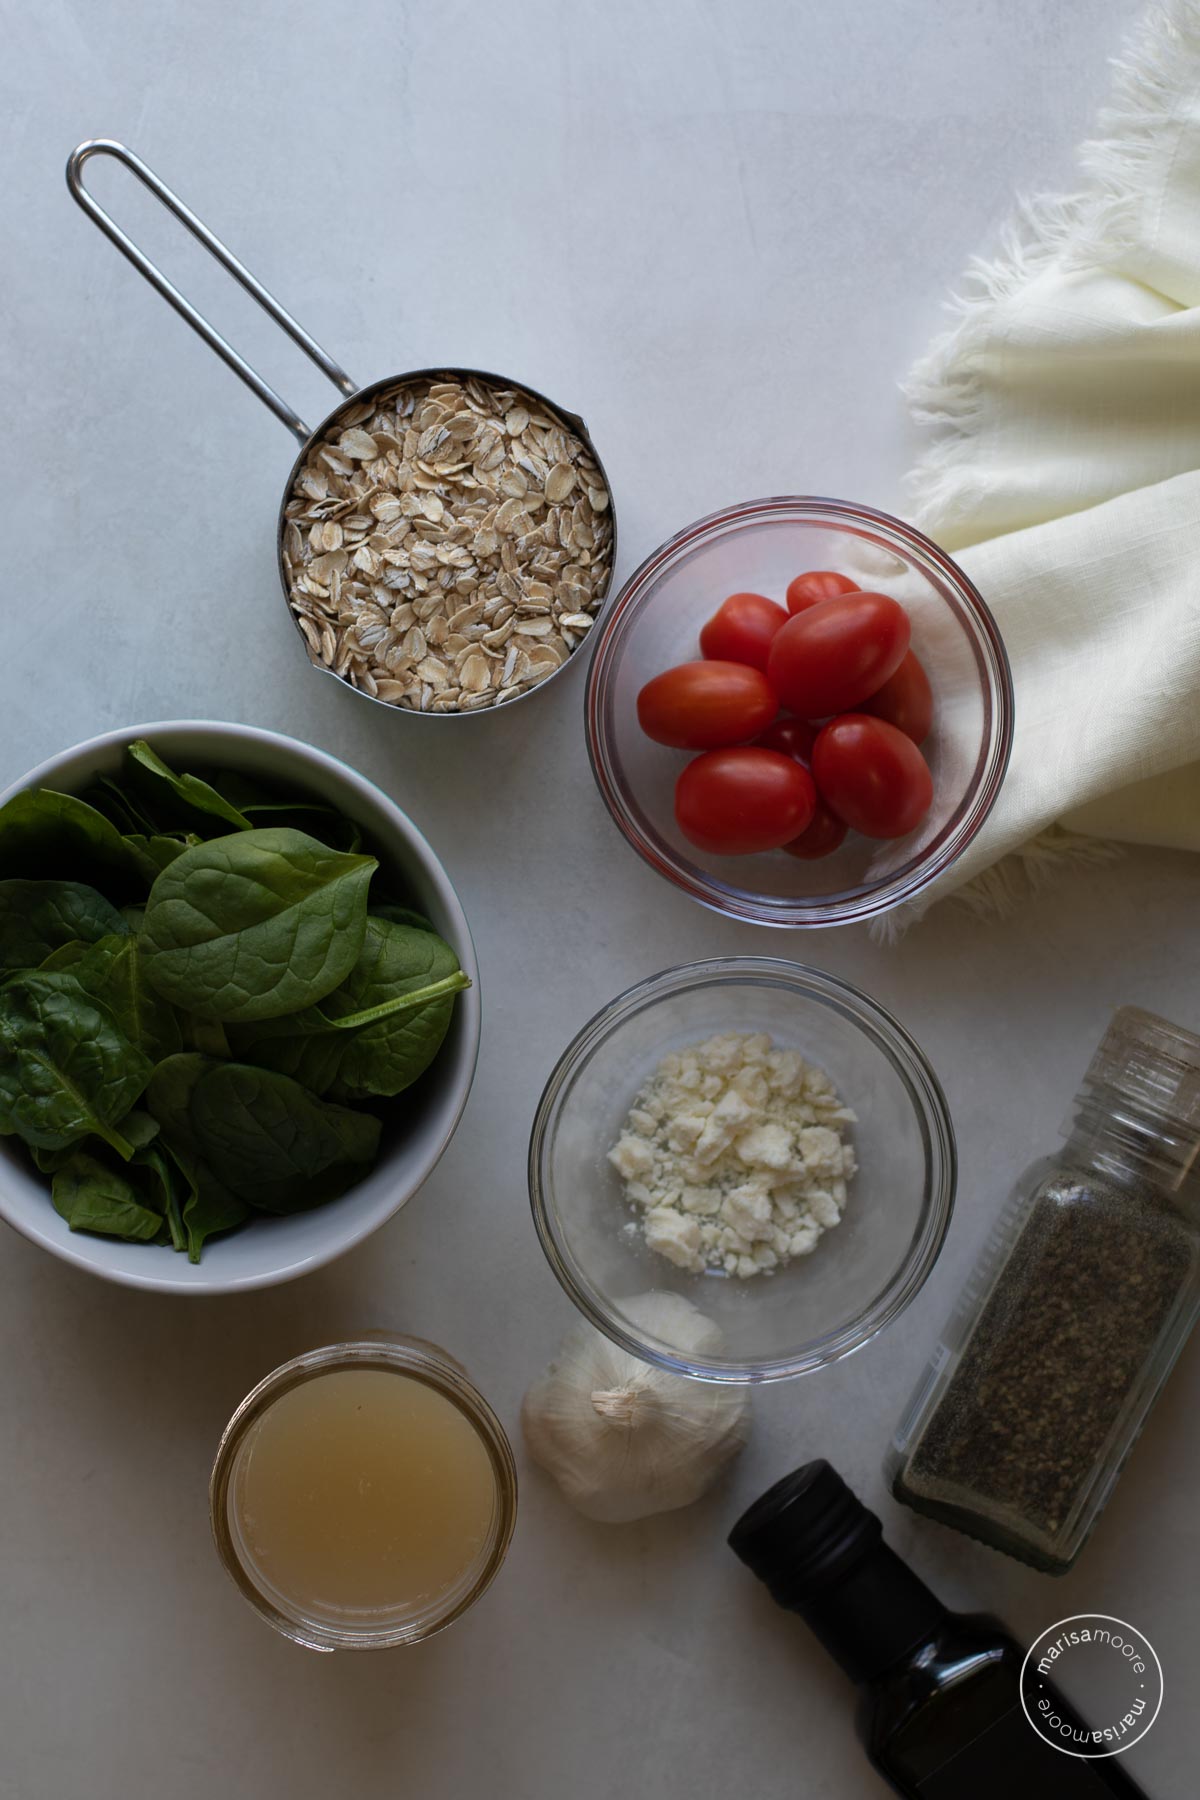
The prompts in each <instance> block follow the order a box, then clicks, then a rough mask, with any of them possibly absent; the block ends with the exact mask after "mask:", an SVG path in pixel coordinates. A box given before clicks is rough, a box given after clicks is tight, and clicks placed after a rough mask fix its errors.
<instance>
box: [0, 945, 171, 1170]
mask: <svg viewBox="0 0 1200 1800" xmlns="http://www.w3.org/2000/svg"><path fill="white" fill-rule="evenodd" d="M152 1067H153V1065H152V1064H151V1062H150V1061H149V1059H148V1057H146V1056H144V1055H143V1053H142V1052H141V1051H140V1050H139V1049H138V1048H137V1047H136V1045H134V1044H132V1043H130V1041H129V1039H128V1038H127V1037H126V1036H125V1034H124V1033H123V1032H122V1031H121V1030H120V1028H119V1026H118V1025H117V1023H116V1021H115V1020H114V1019H113V1017H112V1014H111V1013H110V1012H109V1011H108V1010H107V1009H106V1008H105V1007H103V1006H100V1005H98V1004H97V1003H96V1002H95V1001H94V1000H92V999H91V998H90V996H89V995H88V993H87V992H86V990H85V989H84V988H83V987H82V986H81V985H80V983H79V982H78V981H76V980H75V978H74V976H73V975H71V974H70V973H67V972H63V973H57V974H55V973H52V974H42V973H41V972H40V971H38V972H36V973H33V974H26V975H16V976H13V977H11V978H10V979H9V980H8V981H6V982H5V983H4V985H3V986H2V987H0V1134H4V1135H12V1134H13V1133H16V1134H17V1135H18V1136H20V1137H22V1138H24V1140H25V1142H26V1143H27V1144H31V1145H36V1146H38V1147H40V1148H41V1149H45V1150H59V1149H62V1148H63V1147H64V1146H65V1145H67V1144H70V1143H73V1142H75V1140H76V1139H78V1138H82V1137H86V1136H87V1135H88V1134H89V1133H92V1134H94V1135H95V1136H96V1137H100V1138H103V1139H104V1141H105V1143H107V1144H111V1145H112V1147H113V1149H114V1150H116V1151H117V1152H118V1154H119V1155H120V1156H122V1157H123V1158H125V1159H126V1160H127V1159H128V1158H129V1157H130V1156H131V1155H132V1154H133V1149H134V1146H133V1145H132V1144H131V1143H130V1141H129V1140H128V1138H126V1137H124V1136H123V1135H122V1133H121V1131H120V1130H119V1128H118V1127H119V1122H120V1120H121V1119H123V1118H124V1116H125V1114H126V1113H127V1112H128V1111H129V1110H130V1108H131V1107H132V1106H133V1104H134V1102H135V1101H136V1100H137V1099H138V1097H139V1095H140V1094H141V1093H142V1090H143V1089H144V1088H145V1086H146V1083H147V1081H148V1080H149V1079H150V1074H151V1071H152Z"/></svg>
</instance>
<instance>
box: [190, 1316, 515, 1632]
mask: <svg viewBox="0 0 1200 1800" xmlns="http://www.w3.org/2000/svg"><path fill="white" fill-rule="evenodd" d="M209 1502H210V1508H211V1517H212V1528H213V1535H214V1537H215V1539H216V1544H217V1550H218V1553H219V1555H220V1557H221V1561H222V1562H223V1564H224V1565H225V1568H226V1571H227V1572H228V1574H229V1575H230V1576H231V1577H232V1579H233V1581H234V1583H235V1584H236V1586H237V1587H238V1589H239V1590H240V1592H241V1593H242V1595H243V1597H244V1598H245V1599H246V1600H248V1601H249V1602H250V1604H251V1606H253V1607H254V1609H255V1611H256V1612H258V1613H259V1614H260V1615H261V1616H262V1617H263V1618H264V1619H266V1620H267V1622H268V1623H269V1624H271V1625H273V1626H274V1627H275V1629H276V1630H277V1631H280V1632H282V1633H283V1634H284V1636H285V1637H289V1638H291V1639H292V1640H293V1641H294V1642H295V1643H298V1644H303V1645H305V1646H307V1647H308V1648H309V1649H313V1650H381V1649H387V1648H390V1647H391V1646H393V1645H396V1644H415V1643H419V1642H420V1641H421V1640H422V1639H423V1638H427V1637H430V1636H432V1634H433V1633H434V1632H435V1631H440V1630H441V1629H442V1628H443V1627H444V1626H446V1625H449V1624H450V1622H451V1621H452V1620H453V1619H456V1618H458V1617H459V1615H460V1614H461V1613H463V1612H465V1611H466V1610H467V1608H468V1607H469V1606H472V1605H473V1604H474V1603H475V1601H476V1600H478V1599H479V1597H480V1595H481V1594H482V1593H483V1592H484V1590H485V1589H486V1588H487V1587H488V1586H489V1585H490V1584H491V1582H492V1580H493V1579H494V1577H495V1575H496V1573H497V1571H498V1569H499V1567H500V1565H501V1563H502V1562H503V1560H504V1556H505V1552H506V1551H507V1549H508V1545H509V1541H510V1539H511V1537H512V1533H513V1527H514V1524H515V1522H516V1506H517V1479H516V1466H515V1464H514V1461H513V1454H512V1449H511V1447H510V1445H509V1441H508V1438H507V1437H506V1435H505V1432H504V1429H503V1427H502V1425H501V1424H500V1421H499V1420H498V1419H497V1417H496V1415H495V1413H494V1412H493V1411H492V1409H491V1407H490V1406H489V1405H488V1404H487V1402H486V1400H484V1398H483V1396H482V1395H481V1394H480V1393H479V1392H478V1391H477V1390H476V1389H475V1388H474V1387H473V1386H472V1385H471V1383H470V1382H469V1381H468V1380H467V1378H466V1375H465V1374H464V1373H463V1371H462V1370H461V1369H460V1368H459V1367H458V1365H457V1364H456V1363H454V1362H453V1361H452V1360H451V1359H450V1358H448V1357H447V1356H445V1355H444V1354H443V1353H442V1352H441V1351H439V1350H437V1349H436V1347H435V1346H433V1345H429V1344H425V1343H422V1342H420V1341H418V1340H416V1339H412V1338H392V1337H383V1336H381V1337H380V1338H378V1339H367V1338H365V1339H363V1340H361V1341H359V1342H354V1343H346V1344H330V1345H328V1346H327V1347H325V1348H324V1349H320V1350H310V1351H308V1352H307V1353H306V1354H305V1355H303V1356H297V1357H295V1358H294V1359H293V1360H292V1361H291V1362H287V1363H284V1364H282V1365H281V1367H279V1368H278V1369H275V1370H273V1371H272V1373H271V1374H270V1375H268V1376H266V1377H265V1379H264V1380H262V1381H260V1382H259V1384H258V1386H257V1387H256V1388H254V1389H253V1390H252V1391H251V1392H250V1393H249V1394H247V1396H246V1398H245V1399H244V1400H243V1401H242V1403H241V1405H240V1406H239V1407H238V1409H237V1411H236V1412H235V1413H234V1415H233V1417H232V1418H231V1419H230V1421H229V1424H228V1425H227V1426H226V1428H225V1432H224V1435H223V1436H222V1438H221V1443H220V1447H219V1449H218V1451H217V1458H216V1462H215V1463H214V1465H213V1472H212V1480H211V1483H210V1487H209Z"/></svg>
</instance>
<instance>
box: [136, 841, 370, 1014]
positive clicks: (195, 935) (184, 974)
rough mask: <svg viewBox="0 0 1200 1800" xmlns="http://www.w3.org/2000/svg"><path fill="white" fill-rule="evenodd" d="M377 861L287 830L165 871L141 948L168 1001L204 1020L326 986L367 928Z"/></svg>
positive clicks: (311, 998) (204, 847) (198, 850)
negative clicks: (344, 852) (328, 847)
mask: <svg viewBox="0 0 1200 1800" xmlns="http://www.w3.org/2000/svg"><path fill="white" fill-rule="evenodd" d="M377 867H378V864H377V863H376V861H375V858H374V857H373V856H349V855H345V854H343V853H341V852H339V851H336V850H329V849H327V848H326V846H325V845H324V844H321V843H318V842H317V840H316V839H315V838H310V837H307V836H305V834H304V833H303V832H300V831H292V830H289V829H287V828H286V827H278V828H270V827H268V828H267V829H265V830H252V831H242V832H237V833H235V834H234V835H232V836H230V837H223V838H214V839H213V840H212V841H211V842H209V843H207V844H197V845H195V846H194V847H193V848H192V849H190V850H185V851H184V853H183V855H182V856H180V857H177V858H176V860H175V861H174V862H173V863H172V864H171V865H170V867H169V868H166V869H164V870H163V871H162V873H161V874H160V875H159V877H158V880H157V881H156V882H155V883H154V887H153V889H152V891H151V894H150V899H149V901H148V902H147V906H146V918H145V922H144V924H143V927H142V932H141V940H140V941H141V944H142V948H143V950H144V952H145V955H146V959H147V964H146V966H147V972H148V974H149V977H150V980H151V981H152V982H153V984H154V986H155V987H156V988H157V989H158V991H159V993H160V994H162V995H163V997H164V998H165V999H167V1000H169V1001H170V1002H171V1003H172V1005H174V1006H178V1007H179V1008H181V1010H183V1011H186V1012H191V1013H195V1014H196V1016H197V1017H198V1018H202V1019H222V1020H244V1019H268V1018H278V1017H280V1016H281V1015H283V1014H285V1013H290V1012H296V1011H297V1010H299V1008H301V1007H303V1006H309V1005H312V1004H313V1003H314V1002H315V1001H317V1000H321V999H323V998H324V997H325V995H326V994H328V993H330V992H331V991H332V989H333V988H335V987H336V986H337V985H338V983H339V982H340V981H343V980H344V979H345V977H346V976H347V974H348V973H349V972H350V970H351V969H352V968H353V966H354V963H355V961H356V960H357V958H358V954H359V951H360V950H361V948H362V942H363V934H364V932H365V930H366V918H367V888H368V884H369V883H370V880H371V876H372V874H373V873H374V871H375V869H376V868H377Z"/></svg>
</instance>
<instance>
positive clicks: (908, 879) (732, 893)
mask: <svg viewBox="0 0 1200 1800" xmlns="http://www.w3.org/2000/svg"><path fill="white" fill-rule="evenodd" d="M804 569H838V570H841V571H842V572H844V573H845V574H847V575H849V576H850V577H851V578H852V579H853V580H856V581H857V582H858V583H859V585H860V586H862V587H868V588H878V589H881V590H882V591H883V592H885V593H888V594H891V595H893V596H894V597H895V598H896V599H897V600H899V601H900V602H901V603H902V604H903V605H904V607H905V608H906V609H907V611H908V614H909V617H910V619H911V621H912V646H913V649H914V650H915V651H916V653H917V655H918V656H919V657H920V659H921V661H922V663H923V664H924V666H925V669H926V671H927V673H928V675H929V680H930V685H931V686H932V688H933V697H934V722H933V730H932V731H931V733H930V735H929V738H928V739H927V740H926V742H925V744H924V745H923V750H924V753H925V755H926V757H927V759H928V761H929V765H930V769H931V771H932V773H933V805H932V807H931V809H930V812H929V814H928V816H927V817H926V819H925V820H924V821H923V822H922V824H921V825H920V826H919V827H918V828H917V830H916V831H914V832H912V833H910V834H909V836H908V837H905V838H899V839H896V840H893V841H891V842H884V841H881V840H878V839H871V838H863V837H859V836H857V835H856V834H853V833H852V834H851V835H850V836H849V837H848V838H847V840H846V842H845V844H844V845H843V846H842V848H841V849H840V850H838V851H836V852H835V853H834V855H832V856H828V857H825V858H823V859H821V860H819V861H816V862H802V861H800V860H799V859H798V858H796V857H794V856H788V855H787V853H786V852H785V851H782V850H777V851H774V852H771V853H770V854H764V855H758V856H736V857H730V856H711V855H709V854H707V853H706V852H704V851H700V850H697V849H695V848H694V846H693V845H691V844H689V843H688V841H687V839H686V838H685V837H684V836H683V834H682V833H681V832H680V830H679V828H678V826H677V825H676V823H675V816H674V809H673V801H674V791H675V782H676V780H677V778H678V776H679V774H680V772H681V770H682V769H683V768H684V767H685V765H686V761H687V756H688V752H686V751H681V750H669V749H666V748H664V747H663V746H662V745H661V744H655V743H652V742H651V741H650V739H649V738H648V737H646V736H645V735H644V734H643V732H642V730H641V728H640V727H639V725H638V722H637V710H636V701H637V695H638V691H639V689H640V688H641V687H642V686H643V685H644V684H645V683H646V682H647V681H649V680H650V678H651V676H653V675H657V674H659V673H660V672H661V671H662V670H663V669H667V668H670V667H671V666H672V665H673V664H675V663H681V662H689V661H691V660H693V659H694V658H696V657H698V656H699V654H700V649H699V634H700V627H701V626H702V625H703V624H704V622H705V620H706V619H708V618H709V617H711V615H712V614H713V613H714V612H715V611H716V609H717V607H718V606H719V605H720V604H721V602H722V600H724V599H725V597H726V596H727V595H728V594H732V593H736V592H738V591H740V590H744V589H750V590H751V591H752V592H755V593H763V594H768V595H770V596H771V598H772V599H776V600H778V601H780V602H782V601H783V598H784V591H785V589H786V587H787V584H788V582H789V581H790V580H791V579H792V577H793V576H794V575H798V574H799V573H800V572H801V571H802V570H804ZM586 720H587V740H588V753H589V755H590V756H591V760H592V769H593V772H594V774H595V777H596V781H597V783H598V785H599V788H600V792H601V794H602V795H603V796H604V801H605V804H606V805H607V807H608V809H609V811H610V812H611V814H612V816H613V818H614V819H615V820H616V822H617V824H618V826H619V827H620V829H621V830H622V832H623V833H624V834H625V836H626V838H628V840H629V842H630V843H631V844H632V845H633V847H634V849H635V850H636V851H637V852H638V853H639V855H641V856H643V857H645V859H646V861H647V862H648V863H650V865H651V866H652V867H653V868H655V869H657V870H658V872H659V874H660V875H665V876H666V878H667V880H668V881H671V882H673V883H674V884H675V886H676V887H679V888H682V889H683V891H684V892H685V893H686V894H690V895H691V896H692V898H693V899H694V900H699V901H700V902H701V903H702V904H703V905H705V906H711V907H712V908H714V910H715V911H717V912H720V913H726V914H728V915H730V916H731V917H733V918H738V919H749V920H752V921H753V922H754V923H756V924H759V925H782V926H801V925H808V926H814V925H815V926H821V925H842V924H848V923H851V922H853V921H854V920H860V919H869V918H872V917H874V916H875V915H876V914H878V913H882V912H886V911H888V909H889V908H891V907H893V906H899V905H901V904H902V903H903V902H905V901H911V900H915V899H916V898H917V897H918V896H919V895H920V894H921V893H922V892H923V891H924V889H925V888H927V887H928V886H929V884H930V883H931V882H932V881H934V880H936V879H937V877H938V876H939V875H942V874H944V873H945V871H946V870H947V869H948V868H949V867H950V866H951V864H952V863H953V862H954V861H955V860H956V859H957V858H958V857H959V856H961V855H962V853H963V851H964V850H965V849H966V848H967V846H968V844H970V843H971V841H972V839H973V838H974V837H975V835H976V833H977V832H978V830H979V828H980V826H981V825H982V824H983V822H984V820H985V819H986V818H987V815H988V813H989V812H990V811H991V809H992V806H993V805H994V804H995V800H996V796H997V794H998V793H999V791H1000V786H1001V783H1002V782H1003V780H1004V772H1005V770H1006V768H1007V767H1008V759H1009V753H1010V751H1011V748H1012V734H1013V694H1012V678H1011V676H1010V673H1009V667H1008V658H1007V656H1006V654H1005V650H1004V645H1003V642H1002V641H1001V638H1000V633H999V631H998V630H997V628H996V623H995V620H994V619H993V618H992V615H991V613H990V612H989V611H988V609H987V607H986V605H985V604H984V602H983V600H982V598H981V597H980V595H979V594H978V592H977V591H976V589H975V588H974V587H973V586H972V584H971V582H970V581H968V579H967V577H966V576H965V575H964V574H963V572H962V570H961V569H959V568H958V567H957V566H956V564H955V563H953V562H952V561H951V560H950V558H949V557H948V556H947V555H946V554H945V552H944V551H942V550H939V549H938V547H937V545H936V544H934V543H933V542H931V540H930V539H929V538H927V537H925V536H923V534H922V533H921V532H919V531H915V530H914V529H913V527H912V526H911V525H906V524H904V523H903V522H902V521H901V520H900V519H893V518H890V517H889V516H888V515H887V514H886V513H879V512H874V511H872V510H871V508H870V507H866V506H855V505H852V504H851V503H850V502H848V501H844V500H820V499H812V498H807V497H805V498H786V497H785V498H781V499H774V500H753V501H748V502H747V503H746V504H745V505H743V506H733V507H729V508H728V509H727V510H726V511H725V512H720V513H714V514H713V515H712V517H711V518H707V519H701V520H699V522H698V523H697V524H695V525H689V526H688V528H687V529H686V530H685V531H681V532H680V533H679V534H678V536H676V537H673V538H671V540H670V541H669V542H668V543H666V544H664V545H663V546H662V548H661V549H659V550H656V551H655V552H654V554H653V555H652V556H650V557H647V559H646V561H645V562H644V563H643V564H642V566H641V568H640V569H638V570H637V571H636V572H635V573H634V574H633V575H632V576H631V577H630V579H629V580H628V581H627V582H626V584H625V586H624V587H623V588H622V589H621V592H620V593H619V594H618V595H617V597H616V599H615V601H613V602H612V603H611V605H610V608H609V610H608V612H607V613H606V615H605V617H604V621H603V623H602V624H600V625H599V626H598V627H597V630H596V643H595V647H594V651H593V656H592V664H591V668H590V670H589V672H588V688H587V702H586Z"/></svg>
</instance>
